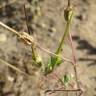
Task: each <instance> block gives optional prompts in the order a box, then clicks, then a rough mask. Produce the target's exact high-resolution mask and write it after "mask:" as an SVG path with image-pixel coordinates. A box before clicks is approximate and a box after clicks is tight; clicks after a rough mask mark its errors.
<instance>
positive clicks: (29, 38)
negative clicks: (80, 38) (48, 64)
mask: <svg viewBox="0 0 96 96" xmlns="http://www.w3.org/2000/svg"><path fill="white" fill-rule="evenodd" d="M0 26H2V27H3V28H6V29H7V30H9V31H10V32H12V33H14V34H16V35H17V36H18V37H19V38H21V39H22V40H23V41H25V42H26V43H27V44H28V45H31V44H33V43H34V44H35V46H37V47H38V48H39V49H41V50H42V51H44V52H46V53H48V54H51V55H54V56H58V57H60V58H61V59H63V60H64V61H66V62H69V63H71V64H74V63H73V62H72V61H71V60H69V59H67V58H64V57H62V56H59V55H56V54H55V53H53V52H51V51H49V50H48V49H45V48H43V47H41V45H39V44H38V43H37V42H35V41H34V39H33V38H32V36H30V35H29V34H27V33H26V32H17V31H16V30H14V29H12V28H10V27H8V26H7V25H5V24H4V23H3V22H1V21H0Z"/></svg>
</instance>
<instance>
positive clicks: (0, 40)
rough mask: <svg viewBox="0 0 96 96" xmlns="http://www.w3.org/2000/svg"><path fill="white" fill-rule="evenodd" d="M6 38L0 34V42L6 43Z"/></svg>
mask: <svg viewBox="0 0 96 96" xmlns="http://www.w3.org/2000/svg"><path fill="white" fill-rule="evenodd" d="M6 41H7V36H6V35H5V34H0V42H6Z"/></svg>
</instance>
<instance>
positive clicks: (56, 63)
mask: <svg viewBox="0 0 96 96" xmlns="http://www.w3.org/2000/svg"><path fill="white" fill-rule="evenodd" d="M62 61H63V60H62V59H61V58H60V57H58V56H54V57H53V56H52V57H51V58H50V59H49V61H48V64H47V66H46V67H45V75H47V74H48V73H51V72H52V71H53V69H54V68H55V67H57V66H59V65H60V64H61V63H62Z"/></svg>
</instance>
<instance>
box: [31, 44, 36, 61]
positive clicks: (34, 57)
mask: <svg viewBox="0 0 96 96" xmlns="http://www.w3.org/2000/svg"><path fill="white" fill-rule="evenodd" d="M31 50H32V59H33V60H34V61H36V53H35V50H34V47H33V46H31Z"/></svg>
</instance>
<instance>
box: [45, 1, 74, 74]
mask: <svg viewBox="0 0 96 96" xmlns="http://www.w3.org/2000/svg"><path fill="white" fill-rule="evenodd" d="M72 17H73V9H72V7H71V6H70V3H69V2H68V6H67V8H66V9H65V10H64V19H65V20H66V26H65V30H64V34H63V37H62V39H61V42H60V44H59V47H58V48H57V51H56V52H55V54H56V55H58V56H60V55H61V52H62V49H63V45H64V41H65V39H66V37H67V35H68V33H69V27H70V24H71V20H72ZM58 56H51V57H50V59H49V61H48V64H47V66H46V67H45V75H47V74H48V73H51V72H52V71H53V70H54V68H56V67H57V66H59V65H60V64H61V63H62V59H61V58H60V57H58Z"/></svg>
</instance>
